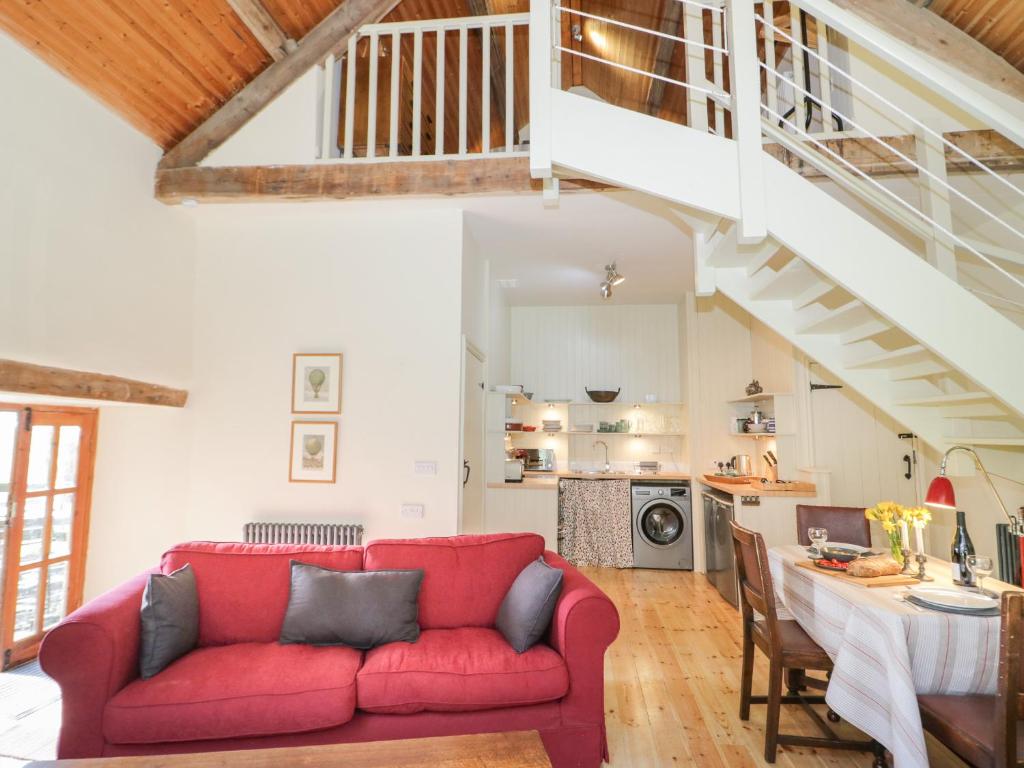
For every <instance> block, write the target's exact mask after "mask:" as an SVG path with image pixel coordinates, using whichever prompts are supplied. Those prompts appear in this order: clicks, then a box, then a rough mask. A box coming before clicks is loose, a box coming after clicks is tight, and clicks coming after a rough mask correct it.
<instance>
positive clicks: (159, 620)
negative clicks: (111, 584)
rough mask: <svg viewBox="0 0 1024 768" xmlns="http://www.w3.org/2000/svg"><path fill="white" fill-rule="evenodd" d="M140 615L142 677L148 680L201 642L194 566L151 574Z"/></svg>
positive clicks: (140, 670) (140, 664) (140, 665)
mask: <svg viewBox="0 0 1024 768" xmlns="http://www.w3.org/2000/svg"><path fill="white" fill-rule="evenodd" d="M140 615H141V618H142V633H141V639H140V642H139V674H140V675H141V676H142V678H143V679H144V680H145V679H149V678H151V677H152V676H153V675H155V674H156V673H157V672H159V671H160V670H162V669H163V668H164V667H166V666H167V665H168V664H170V663H171V662H172V661H174V660H175V659H177V658H180V657H181V656H184V655H185V654H186V653H188V652H189V651H191V650H192V649H193V648H195V647H196V642H197V641H198V640H199V595H198V594H197V593H196V577H195V574H193V573H192V566H191V565H188V564H186V565H183V566H182V567H181V568H179V569H178V570H176V571H174V572H173V573H169V574H163V573H154V574H151V575H150V577H149V581H148V582H147V584H146V589H145V590H144V591H143V593H142V611H141V613H140Z"/></svg>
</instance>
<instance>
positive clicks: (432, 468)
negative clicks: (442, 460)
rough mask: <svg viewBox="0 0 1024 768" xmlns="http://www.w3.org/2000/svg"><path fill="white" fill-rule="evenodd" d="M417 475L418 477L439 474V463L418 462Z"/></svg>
mask: <svg viewBox="0 0 1024 768" xmlns="http://www.w3.org/2000/svg"><path fill="white" fill-rule="evenodd" d="M416 474H417V475H436V474H437V462H436V461H417V462H416Z"/></svg>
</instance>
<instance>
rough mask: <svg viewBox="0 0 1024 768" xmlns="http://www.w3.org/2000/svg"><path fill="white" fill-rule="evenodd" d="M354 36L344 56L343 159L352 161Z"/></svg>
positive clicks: (354, 70)
mask: <svg viewBox="0 0 1024 768" xmlns="http://www.w3.org/2000/svg"><path fill="white" fill-rule="evenodd" d="M356 42H357V41H356V36H355V35H352V37H350V38H349V40H348V53H347V54H346V55H345V66H346V68H347V69H348V71H347V72H346V73H345V77H346V81H345V82H346V85H345V159H346V160H351V159H352V144H353V142H354V140H355V121H356Z"/></svg>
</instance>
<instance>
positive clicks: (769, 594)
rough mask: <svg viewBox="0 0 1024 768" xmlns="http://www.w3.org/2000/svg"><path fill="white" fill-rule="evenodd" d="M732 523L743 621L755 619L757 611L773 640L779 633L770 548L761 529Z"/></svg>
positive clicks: (770, 638) (772, 640)
mask: <svg viewBox="0 0 1024 768" xmlns="http://www.w3.org/2000/svg"><path fill="white" fill-rule="evenodd" d="M729 525H730V526H732V543H733V547H734V549H735V551H736V575H737V576H738V577H739V582H740V608H741V609H742V611H743V620H744V622H748V621H752V620H753V614H754V611H756V612H757V613H759V614H761V615H762V616H764V618H765V621H766V622H767V625H768V637H769V640H770V641H771V642H772V643H774V642H775V640H774V639H775V638H777V637H778V634H777V632H776V622H777V621H778V614H777V613H776V610H775V586H774V585H773V584H772V573H771V569H770V567H769V565H768V550H767V549H766V548H765V546H764V538H762V536H761V534H760V533H755V532H754V531H750V530H747V529H746V528H744V527H743V526H741V525H737V524H736V523H735V522H731V521H730V523H729Z"/></svg>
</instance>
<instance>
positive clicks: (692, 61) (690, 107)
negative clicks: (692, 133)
mask: <svg viewBox="0 0 1024 768" xmlns="http://www.w3.org/2000/svg"><path fill="white" fill-rule="evenodd" d="M683 30H684V35H685V36H686V74H687V79H689V80H690V82H694V80H695V79H696V78H697V77H699V78H700V80H701V82H706V80H707V78H706V77H705V73H704V11H702V10H701V9H700V8H697V7H696V6H694V5H693V4H687V5H685V6H684V8H683ZM686 98H687V102H686V114H687V118H688V122H689V124H690V127H691V128H695V129H696V130H698V131H706V130H708V128H709V127H710V123H709V122H708V99H707V96H706V95H705V94H702V93H700V92H699V91H696V90H694V89H692V88H690V89H687V91H686Z"/></svg>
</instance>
